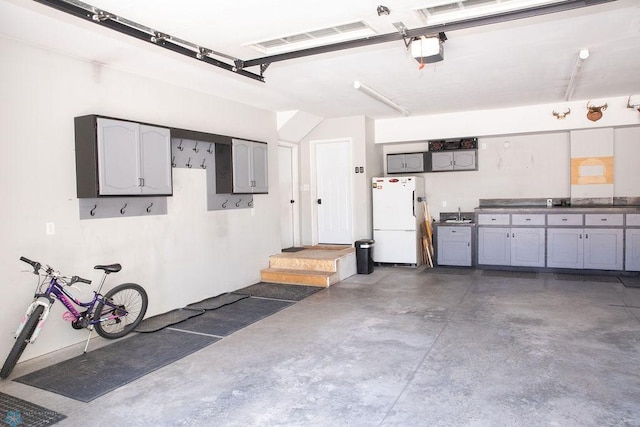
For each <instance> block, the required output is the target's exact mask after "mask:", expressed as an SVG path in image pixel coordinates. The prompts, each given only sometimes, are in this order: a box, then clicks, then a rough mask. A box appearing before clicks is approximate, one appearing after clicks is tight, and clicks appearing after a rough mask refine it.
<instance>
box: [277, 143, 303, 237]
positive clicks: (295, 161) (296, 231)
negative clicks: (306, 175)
mask: <svg viewBox="0 0 640 427" xmlns="http://www.w3.org/2000/svg"><path fill="white" fill-rule="evenodd" d="M278 145H279V146H283V147H287V148H291V159H292V162H291V174H292V177H291V185H292V187H293V200H295V201H296V202H295V203H294V208H293V246H300V207H301V200H300V183H299V178H298V176H299V174H300V172H299V171H300V169H299V164H300V157H299V156H298V148H299V147H298V144H293V143H290V142H285V141H278ZM278 160H279V159H278ZM278 184H280V183H279V182H278ZM280 243H281V246H282V242H280ZM283 249H284V248H283Z"/></svg>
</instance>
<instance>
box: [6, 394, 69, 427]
mask: <svg viewBox="0 0 640 427" xmlns="http://www.w3.org/2000/svg"><path fill="white" fill-rule="evenodd" d="M65 418H67V416H66V415H62V414H60V413H58V412H56V411H52V410H50V409H47V408H43V407H42V406H38V405H36V404H34V403H31V402H27V401H26V400H22V399H18V398H17V397H13V396H9V395H8V394H4V393H1V392H0V425H8V426H12V427H14V426H21V427H30V426H33V427H40V426H50V425H53V424H56V423H57V422H58V421H61V420H64V419H65Z"/></svg>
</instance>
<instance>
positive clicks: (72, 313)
mask: <svg viewBox="0 0 640 427" xmlns="http://www.w3.org/2000/svg"><path fill="white" fill-rule="evenodd" d="M20 261H24V262H26V263H27V264H29V265H31V267H33V273H34V274H36V275H38V284H37V285H36V290H35V293H34V295H33V302H32V303H31V304H30V305H29V307H28V308H27V311H26V312H25V314H24V316H23V318H22V321H21V322H20V324H19V325H18V329H17V330H16V332H15V334H14V337H15V339H16V342H15V344H14V345H13V348H12V349H11V351H10V352H9V356H8V357H7V359H6V361H5V362H4V365H3V366H2V369H1V370H0V378H7V377H8V376H9V374H10V373H11V371H12V370H13V368H14V367H15V365H16V363H17V362H18V359H20V356H21V355H22V352H23V351H24V349H25V348H26V347H27V344H30V343H31V344H32V343H34V342H35V340H36V339H37V338H38V335H39V334H40V331H41V329H42V327H43V326H44V322H45V320H46V319H47V317H48V316H49V312H50V309H51V306H52V305H53V303H54V302H55V301H56V300H58V301H60V302H61V303H62V305H64V306H65V308H66V309H67V310H68V311H67V312H65V313H64V314H63V319H65V320H70V321H71V326H72V327H73V328H74V329H83V328H86V329H88V330H89V337H88V338H87V342H86V345H85V347H84V352H85V353H86V352H87V347H88V346H89V340H90V339H91V332H92V331H93V329H95V330H96V332H97V333H98V335H100V336H101V337H103V338H107V339H116V338H121V337H123V336H125V335H127V334H128V333H129V332H131V331H133V330H134V329H135V328H136V326H138V324H139V323H140V322H141V321H142V318H143V317H144V315H145V313H146V311H147V305H148V298H147V293H146V292H145V290H144V288H142V286H140V285H138V284H135V283H123V284H121V285H118V286H116V287H114V288H113V289H111V290H110V291H109V292H107V293H106V294H105V295H102V294H101V293H100V291H101V290H102V286H103V285H104V282H105V280H106V278H107V276H108V275H109V274H111V273H117V272H119V271H120V270H121V269H122V266H121V265H120V264H109V265H96V266H95V267H94V269H96V270H102V271H103V273H104V274H103V276H102V280H101V282H100V286H98V290H97V291H94V292H93V299H92V300H91V301H89V302H82V301H79V300H78V299H77V298H75V297H74V296H73V295H71V293H69V291H67V290H65V289H64V286H69V287H71V286H73V285H74V284H75V283H86V284H91V280H88V279H83V278H82V277H79V276H71V277H69V276H63V275H61V274H60V272H58V271H56V270H54V269H53V268H52V267H50V266H48V265H44V266H43V265H42V264H40V263H39V262H36V261H31V260H30V259H27V258H25V257H20ZM74 287H75V286H74ZM76 289H78V288H77V287H76ZM74 304H75V306H78V307H82V308H85V310H84V311H82V312H80V311H78V309H76V307H75V306H74ZM80 310H82V309H80Z"/></svg>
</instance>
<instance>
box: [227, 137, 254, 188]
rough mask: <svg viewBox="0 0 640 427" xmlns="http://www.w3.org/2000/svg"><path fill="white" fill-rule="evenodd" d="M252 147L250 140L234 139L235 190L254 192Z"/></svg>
mask: <svg viewBox="0 0 640 427" xmlns="http://www.w3.org/2000/svg"><path fill="white" fill-rule="evenodd" d="M251 148H252V144H251V142H250V141H242V140H238V139H234V140H233V147H232V157H233V192H234V193H252V192H253V186H252V185H251V184H252V182H251V181H253V178H252V175H251Z"/></svg>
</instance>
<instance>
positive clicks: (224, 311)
mask: <svg viewBox="0 0 640 427" xmlns="http://www.w3.org/2000/svg"><path fill="white" fill-rule="evenodd" d="M291 304H293V302H291V301H279V300H272V299H261V298H246V299H242V300H240V301H238V302H236V303H233V304H229V305H225V306H223V307H220V308H219V309H217V310H211V311H207V312H205V313H204V314H203V315H202V316H198V317H194V318H193V319H189V320H186V321H184V322H182V323H180V324H179V325H176V326H174V327H173V329H175V330H183V331H189V332H198V333H201V334H209V335H216V336H220V337H224V336H227V335H229V334H231V333H233V332H235V331H237V330H239V329H242V328H244V327H245V326H248V325H250V324H252V323H254V322H257V321H258V320H260V319H263V318H265V317H267V316H270V315H272V314H274V313H276V312H278V311H280V310H282V309H283V308H286V307H288V306H290V305H291Z"/></svg>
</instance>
